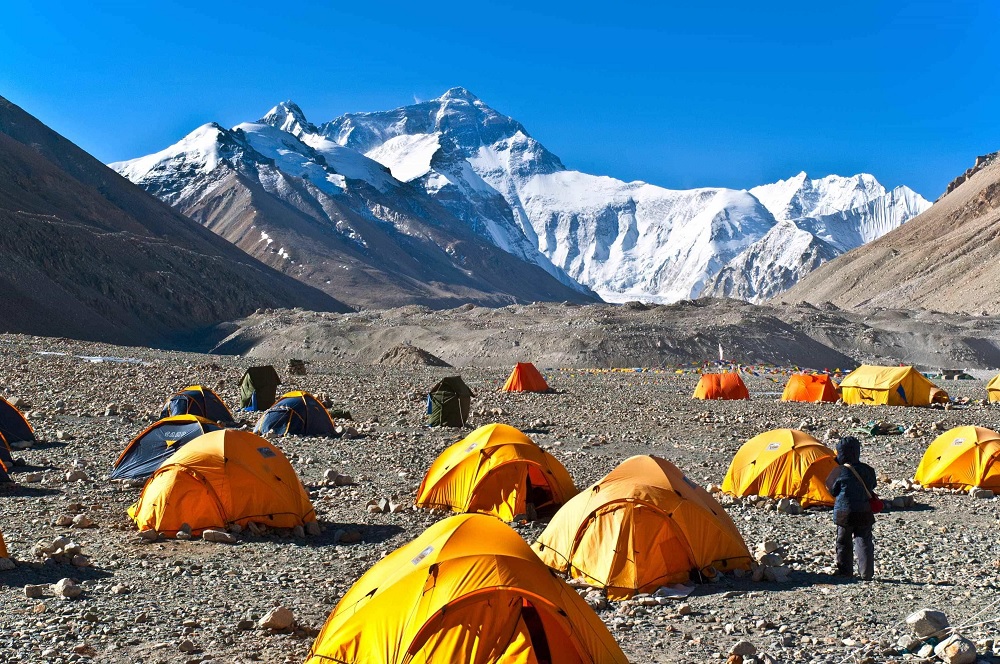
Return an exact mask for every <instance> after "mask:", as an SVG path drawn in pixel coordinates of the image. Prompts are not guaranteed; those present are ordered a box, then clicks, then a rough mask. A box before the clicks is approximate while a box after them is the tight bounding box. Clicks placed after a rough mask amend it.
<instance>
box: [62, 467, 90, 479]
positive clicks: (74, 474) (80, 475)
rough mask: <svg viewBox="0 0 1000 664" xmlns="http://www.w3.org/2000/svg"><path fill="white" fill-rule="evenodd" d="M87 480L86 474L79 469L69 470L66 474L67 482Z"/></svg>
mask: <svg viewBox="0 0 1000 664" xmlns="http://www.w3.org/2000/svg"><path fill="white" fill-rule="evenodd" d="M88 479H89V478H88V477H87V473H85V472H84V471H82V470H79V469H77V470H71V471H69V472H68V473H66V481H67V482H86V481H87V480H88Z"/></svg>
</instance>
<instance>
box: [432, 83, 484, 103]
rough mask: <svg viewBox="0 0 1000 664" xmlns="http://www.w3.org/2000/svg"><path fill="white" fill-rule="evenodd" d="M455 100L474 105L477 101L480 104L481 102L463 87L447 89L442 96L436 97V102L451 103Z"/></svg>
mask: <svg viewBox="0 0 1000 664" xmlns="http://www.w3.org/2000/svg"><path fill="white" fill-rule="evenodd" d="M456 99H458V100H461V101H467V102H469V103H470V104H474V103H475V102H477V101H478V102H480V103H482V100H480V99H479V97H477V96H476V95H474V94H472V93H471V92H469V91H468V90H466V89H465V88H463V87H455V88H449V89H448V90H447V91H445V93H444V94H443V95H441V96H440V97H438V101H452V100H456Z"/></svg>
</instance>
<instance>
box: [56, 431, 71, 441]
mask: <svg viewBox="0 0 1000 664" xmlns="http://www.w3.org/2000/svg"><path fill="white" fill-rule="evenodd" d="M56 440H73V434H71V433H69V432H67V431H56Z"/></svg>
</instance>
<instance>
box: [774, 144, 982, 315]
mask: <svg viewBox="0 0 1000 664" xmlns="http://www.w3.org/2000/svg"><path fill="white" fill-rule="evenodd" d="M998 255H1000V160H997V159H992V160H990V161H989V163H988V164H987V165H985V166H982V167H981V168H979V170H977V171H975V172H973V173H972V174H971V176H969V177H968V179H967V180H965V181H964V182H961V183H959V184H958V185H957V186H956V187H955V188H954V189H953V190H952V191H951V192H949V193H948V194H947V195H945V196H943V197H942V198H940V199H939V200H938V202H937V203H935V204H934V206H933V207H932V208H931V209H930V210H928V211H927V212H925V213H923V214H922V215H920V216H918V217H915V218H913V219H911V220H910V221H909V222H907V223H906V224H904V225H903V226H901V227H900V228H898V229H896V230H894V231H892V232H891V233H889V234H887V235H885V236H884V237H882V238H880V239H878V240H876V241H874V242H871V243H869V244H866V245H864V246H862V247H859V248H857V249H855V250H854V251H851V252H849V253H847V254H844V255H843V256H840V257H839V258H837V259H836V260H833V261H831V262H829V263H827V264H825V265H823V266H822V267H820V268H819V269H818V270H816V271H814V272H812V273H811V274H809V275H807V276H806V277H805V278H804V279H803V280H802V281H800V282H799V283H798V284H797V285H796V286H795V287H794V288H792V289H791V290H789V291H788V292H786V293H783V294H781V295H780V296H778V298H776V299H779V300H782V301H786V302H803V301H804V302H811V303H814V304H818V303H822V302H832V303H833V304H835V305H837V306H839V307H845V308H856V307H887V308H895V309H907V308H924V309H932V310H937V311H946V312H967V313H981V312H988V313H991V314H996V313H998V312H1000V289H998V288H997V286H996V285H997V283H998V281H1000V264H998V263H997V261H996V257H997V256H998Z"/></svg>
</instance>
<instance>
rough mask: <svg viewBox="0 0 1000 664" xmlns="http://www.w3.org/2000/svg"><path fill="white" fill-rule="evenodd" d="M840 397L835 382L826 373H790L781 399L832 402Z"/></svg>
mask: <svg viewBox="0 0 1000 664" xmlns="http://www.w3.org/2000/svg"><path fill="white" fill-rule="evenodd" d="M839 398H840V395H839V394H837V384H836V383H834V382H833V379H832V378H830V377H829V376H828V375H826V374H806V373H799V374H792V375H791V376H789V377H788V383H787V384H786V385H785V391H784V392H782V394H781V400H782V401H805V402H807V403H822V402H829V403H833V402H835V401H837V400H838V399H839Z"/></svg>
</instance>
